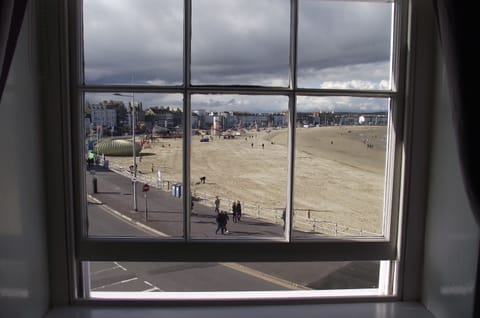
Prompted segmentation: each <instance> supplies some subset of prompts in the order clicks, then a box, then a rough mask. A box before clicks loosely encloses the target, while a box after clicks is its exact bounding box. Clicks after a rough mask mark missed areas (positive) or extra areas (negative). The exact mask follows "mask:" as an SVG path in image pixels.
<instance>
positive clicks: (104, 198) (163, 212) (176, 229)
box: [86, 166, 284, 239]
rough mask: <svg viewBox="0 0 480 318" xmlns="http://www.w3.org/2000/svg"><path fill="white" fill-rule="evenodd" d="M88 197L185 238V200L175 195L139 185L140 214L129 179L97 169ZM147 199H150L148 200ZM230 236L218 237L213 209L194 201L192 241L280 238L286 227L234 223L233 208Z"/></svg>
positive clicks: (244, 219) (245, 220) (165, 233)
mask: <svg viewBox="0 0 480 318" xmlns="http://www.w3.org/2000/svg"><path fill="white" fill-rule="evenodd" d="M94 177H95V178H96V179H97V193H94V191H93V178H94ZM86 182H87V193H88V194H89V195H90V197H91V198H93V199H92V202H95V203H96V204H104V205H106V206H108V207H110V208H111V209H113V210H115V211H117V212H119V213H121V214H122V215H124V216H125V217H127V218H129V219H131V220H132V222H137V223H141V224H144V225H146V226H148V227H150V228H153V229H155V230H156V231H158V232H159V233H162V234H163V235H161V234H159V236H168V237H170V238H181V237H183V226H184V225H183V207H182V204H183V198H178V197H175V196H173V195H172V193H171V190H168V191H164V190H161V189H158V188H155V187H153V186H150V190H149V191H148V192H146V193H145V192H142V188H143V185H144V183H142V182H138V181H137V182H136V192H137V211H134V209H133V207H134V205H133V184H132V182H131V180H130V179H129V178H127V177H125V176H122V175H119V174H117V173H115V172H113V171H111V170H108V169H106V168H103V167H99V166H97V167H96V168H95V174H91V173H90V172H88V171H87V178H86ZM145 195H146V198H145ZM220 209H221V210H222V206H221V207H220ZM224 209H225V210H227V211H228V215H229V222H228V224H227V229H228V233H227V234H225V235H221V234H220V231H219V234H215V231H216V229H217V224H216V221H215V219H216V215H217V213H216V212H215V211H214V208H213V207H212V206H210V205H209V206H207V205H206V204H202V203H201V202H198V201H194V208H193V211H192V214H191V217H190V221H191V237H192V238H203V239H241V238H248V239H252V238H261V237H269V238H271V237H278V238H282V237H283V235H284V231H283V226H281V225H278V224H273V223H269V222H266V221H264V220H260V219H255V218H252V217H248V216H245V215H244V216H242V218H241V221H239V222H237V223H234V222H233V218H232V214H231V212H230V211H229V207H225V208H224Z"/></svg>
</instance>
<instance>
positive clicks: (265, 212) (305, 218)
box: [101, 163, 381, 237]
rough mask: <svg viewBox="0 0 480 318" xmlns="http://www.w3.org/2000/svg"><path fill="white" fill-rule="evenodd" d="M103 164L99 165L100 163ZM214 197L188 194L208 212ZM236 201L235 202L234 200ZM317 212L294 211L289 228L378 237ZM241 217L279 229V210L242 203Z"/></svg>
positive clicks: (164, 184) (166, 184) (167, 183)
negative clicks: (330, 219)
mask: <svg viewBox="0 0 480 318" xmlns="http://www.w3.org/2000/svg"><path fill="white" fill-rule="evenodd" d="M101 164H103V163H101ZM109 169H110V170H112V171H114V172H116V173H118V174H120V175H123V176H126V177H129V178H131V177H132V173H131V171H130V170H129V169H126V168H124V167H121V166H119V165H116V164H111V165H110V166H109ZM137 181H139V182H142V183H148V184H149V185H150V186H153V187H155V188H158V189H162V190H164V191H170V190H171V187H172V185H173V184H177V183H181V182H180V181H175V180H163V179H162V180H158V179H157V177H153V176H147V175H143V174H138V173H137ZM215 197H216V196H215V195H212V194H210V193H206V192H200V191H196V190H195V191H194V192H193V193H192V198H193V199H194V200H195V201H197V202H200V203H201V204H202V205H204V206H207V207H212V210H213V209H214V208H215ZM233 201H234V200H232V199H229V198H223V197H222V198H221V207H224V208H223V209H222V208H221V210H225V211H227V212H230V211H231V207H232V204H233ZM235 201H236V200H235ZM318 212H324V211H312V210H305V209H297V210H295V211H294V216H295V217H294V219H293V226H294V228H298V229H300V230H302V231H310V232H314V233H317V234H320V235H325V236H340V237H344V236H350V237H379V236H381V234H380V233H375V232H372V231H368V230H365V229H363V228H357V227H352V226H345V225H342V224H338V222H332V221H326V220H325V219H321V218H318V217H316V216H315V214H318ZM242 215H248V216H251V217H254V218H257V219H262V220H265V221H266V222H270V223H274V224H281V225H283V222H284V221H283V208H266V207H262V206H260V205H258V204H250V203H245V202H242Z"/></svg>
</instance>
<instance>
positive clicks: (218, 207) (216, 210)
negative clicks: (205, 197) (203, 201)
mask: <svg viewBox="0 0 480 318" xmlns="http://www.w3.org/2000/svg"><path fill="white" fill-rule="evenodd" d="M215 212H217V213H220V199H219V198H218V195H217V196H216V197H215Z"/></svg>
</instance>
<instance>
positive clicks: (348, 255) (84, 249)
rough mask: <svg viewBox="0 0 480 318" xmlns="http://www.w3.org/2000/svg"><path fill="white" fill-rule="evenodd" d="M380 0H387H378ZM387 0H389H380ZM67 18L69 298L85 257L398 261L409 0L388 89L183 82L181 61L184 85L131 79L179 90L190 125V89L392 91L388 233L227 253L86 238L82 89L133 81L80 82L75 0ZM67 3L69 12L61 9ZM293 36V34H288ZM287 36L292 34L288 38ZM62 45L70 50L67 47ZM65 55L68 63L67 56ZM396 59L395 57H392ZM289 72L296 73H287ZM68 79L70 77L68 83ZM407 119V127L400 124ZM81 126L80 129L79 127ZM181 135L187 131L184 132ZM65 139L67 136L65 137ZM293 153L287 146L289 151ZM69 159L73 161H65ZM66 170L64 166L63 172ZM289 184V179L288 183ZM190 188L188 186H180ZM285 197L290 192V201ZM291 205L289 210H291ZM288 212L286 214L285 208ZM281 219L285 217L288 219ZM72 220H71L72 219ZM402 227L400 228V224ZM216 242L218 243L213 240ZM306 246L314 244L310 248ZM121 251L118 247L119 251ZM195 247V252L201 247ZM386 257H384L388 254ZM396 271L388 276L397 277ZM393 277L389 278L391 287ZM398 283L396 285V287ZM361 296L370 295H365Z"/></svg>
mask: <svg viewBox="0 0 480 318" xmlns="http://www.w3.org/2000/svg"><path fill="white" fill-rule="evenodd" d="M381 2H385V1H381ZM386 2H391V1H386ZM184 3H185V16H187V17H189V18H188V19H190V18H191V0H185V1H184ZM291 3H292V7H293V9H292V11H291V12H292V22H291V27H292V28H293V29H296V27H297V26H296V23H294V22H293V21H296V17H295V16H296V14H297V9H296V8H297V3H298V1H297V0H291ZM64 5H65V8H64V9H65V10H66V11H65V12H63V13H62V14H65V19H66V21H64V22H65V26H66V27H67V29H70V30H74V31H75V32H74V33H72V32H70V33H69V35H67V34H66V33H62V34H63V36H64V40H65V45H66V46H67V47H68V49H65V52H64V53H65V56H63V57H62V58H63V59H62V62H63V63H64V65H70V66H71V68H70V69H69V72H65V74H70V78H68V79H67V78H64V85H65V86H64V87H63V90H64V91H65V92H69V94H70V96H71V98H70V100H69V104H71V105H72V106H71V108H70V109H69V110H67V111H66V112H65V113H63V114H62V116H63V118H64V119H66V120H67V121H69V123H70V124H68V125H65V126H63V129H64V131H65V136H64V137H63V138H64V141H65V142H66V144H68V145H69V146H67V147H65V149H63V155H64V156H65V158H66V161H65V162H66V166H67V171H66V173H65V175H64V176H63V177H64V180H65V181H64V182H65V183H66V185H67V186H66V189H67V191H66V192H67V193H66V194H65V201H66V204H65V206H66V207H67V215H66V222H67V224H66V226H65V228H66V233H67V236H68V237H67V242H66V245H67V248H66V250H67V254H68V255H67V257H68V262H69V265H68V267H69V268H70V269H71V271H70V274H69V275H67V276H69V277H70V283H71V284H70V288H69V295H70V299H71V300H73V301H78V300H81V298H82V297H84V296H85V295H86V292H85V291H84V290H83V288H82V287H83V282H82V280H81V279H79V277H81V275H82V274H81V272H82V266H81V263H82V262H86V261H105V260H123V261H191V262H193V261H244V262H245V261H344V260H351V261H356V260H389V261H391V265H393V266H395V267H397V266H398V260H399V259H400V256H401V246H400V245H401V244H400V243H401V234H402V228H401V227H400V225H401V224H402V222H400V220H402V219H403V218H404V215H403V213H402V211H403V208H404V206H405V205H404V203H403V201H402V199H403V195H404V189H405V173H406V171H405V157H408V151H409V147H408V140H406V138H405V136H408V129H409V126H408V122H404V118H405V117H406V116H407V114H408V113H409V109H408V106H409V105H408V104H407V102H406V101H407V97H406V95H405V94H404V92H405V91H406V79H407V70H408V68H409V66H408V61H407V46H408V45H407V44H408V43H407V36H406V35H407V25H409V14H410V12H408V9H409V3H408V2H407V1H402V0H399V1H397V3H396V5H395V8H396V10H395V15H394V17H395V18H394V23H395V28H399V29H400V30H401V32H397V33H396V34H397V38H396V39H394V42H395V44H394V45H396V46H398V49H397V50H393V52H396V53H397V54H394V56H393V63H392V65H393V66H394V67H393V70H392V71H393V76H392V90H391V91H351V90H324V89H321V90H317V89H299V88H296V83H295V80H293V82H292V83H291V86H290V87H289V88H287V89H283V88H279V89H277V88H265V87H258V88H252V87H241V86H239V87H231V86H229V87H228V88H227V87H207V86H205V87H198V86H195V87H191V86H189V85H188V84H187V83H189V77H190V74H189V72H188V68H186V67H185V72H184V73H185V74H184V77H185V81H184V85H182V87H158V86H157V87H151V86H134V87H133V91H134V92H140V93H141V92H149V93H178V92H181V93H184V94H185V96H186V97H187V98H186V99H185V104H184V127H185V129H190V125H189V122H190V116H189V115H190V107H189V106H190V105H189V97H190V96H191V94H193V93H231V94H234V93H240V94H249V93H250V94H252V93H254V94H259V95H286V96H289V98H290V106H289V108H290V110H295V98H294V97H295V96H359V97H361V96H369V97H372V96H373V97H390V98H392V101H394V102H392V106H391V107H393V109H392V112H391V115H392V116H391V117H390V123H389V125H391V126H392V127H393V126H395V127H396V131H395V132H393V131H391V135H390V138H391V139H390V140H393V141H394V147H393V148H394V149H395V151H392V152H389V160H392V159H394V160H393V161H392V162H394V163H395V164H394V165H391V166H390V170H389V171H388V172H387V180H391V181H392V182H389V183H388V184H389V186H388V187H386V192H387V193H389V195H388V197H389V198H390V200H389V201H388V204H389V205H390V206H391V207H392V209H391V210H392V211H393V213H392V216H391V218H392V222H391V223H390V224H391V227H390V229H387V231H386V232H385V233H386V234H388V236H387V237H385V238H383V239H377V240H372V239H368V240H366V239H361V238H353V239H350V238H344V239H342V240H336V239H323V240H315V241H310V240H305V241H289V240H288V237H286V240H285V241H284V242H255V244H252V243H251V242H244V241H242V242H235V243H231V242H228V243H226V244H236V248H235V250H234V252H229V251H231V249H225V251H226V253H223V254H222V255H217V254H216V253H215V252H214V250H213V249H212V248H211V247H212V246H213V245H212V243H211V242H207V241H205V242H202V241H189V239H188V235H186V236H185V237H186V239H185V241H168V240H145V239H119V238H91V237H87V235H86V231H85V226H84V220H85V217H84V215H81V213H78V211H85V202H86V200H85V197H84V196H85V191H84V190H85V189H84V184H82V183H81V182H78V180H82V179H83V176H84V175H83V171H82V168H81V166H82V164H81V162H80V160H79V158H82V156H81V149H78V148H77V147H76V146H73V147H72V146H71V144H73V145H83V143H82V142H81V140H80V136H81V133H80V132H81V131H82V130H81V129H82V127H83V124H84V123H83V108H82V107H83V98H82V96H83V93H84V92H87V91H88V92H104V91H108V92H126V91H132V87H130V86H128V85H127V86H123V85H116V86H115V85H110V86H95V85H88V86H87V85H84V84H82V67H83V65H82V64H83V63H82V59H81V58H80V57H81V56H82V54H83V53H82V50H83V47H82V36H81V32H80V30H82V27H81V24H82V19H81V14H80V13H81V11H82V5H81V1H78V2H76V3H75V4H74V5H71V4H70V3H68V4H67V3H65V4H64ZM67 11H68V13H67ZM293 37H295V36H293ZM184 38H185V39H189V38H190V30H189V28H185V33H184ZM293 42H296V40H295V39H294V40H293ZM291 48H292V52H291V74H293V75H295V68H292V65H294V64H295V60H296V48H295V46H294V45H293V46H292V47H291ZM185 50H186V51H187V52H188V51H189V43H188V41H185ZM66 51H68V52H69V54H66ZM68 60H70V62H71V63H70V64H69V62H68ZM397 63H398V64H397ZM189 64H190V61H189V54H186V57H185V59H184V65H189ZM395 65H403V66H405V67H402V68H398V70H399V71H400V72H396V71H395V70H396V68H395ZM292 77H293V78H295V76H292ZM67 83H70V84H67ZM290 114H291V118H290V127H294V125H291V124H292V123H293V122H295V121H294V116H295V111H291V112H290ZM404 125H405V127H406V128H405V129H404ZM290 131H291V133H290V136H289V138H290V143H291V145H294V143H295V136H294V133H293V132H294V129H290ZM77 132H79V133H77ZM185 135H186V136H188V134H185ZM186 140H187V139H186ZM69 142H71V144H70V143H69ZM188 147H189V141H188V140H187V141H186V142H184V153H187V152H186V151H185V150H186V149H188ZM291 154H293V152H291ZM293 157H294V156H293V155H291V156H290V162H289V165H290V169H289V175H290V178H291V179H292V180H293V168H292V167H293V165H294V161H293V160H294V158H293ZM68 166H70V168H68ZM71 167H73V169H72V168H71ZM183 168H184V171H189V166H188V161H186V160H185V161H184V167H183ZM69 171H70V172H69ZM188 178H189V176H188V174H187V173H184V184H185V185H188V184H190V183H189V182H188V181H189V180H188ZM289 184H290V185H291V183H289ZM185 192H186V193H189V191H188V189H187V191H185ZM289 193H291V194H293V188H292V186H290V187H289ZM183 200H184V202H183V203H184V204H183V206H184V207H188V206H189V205H188V204H186V203H187V202H189V201H188V200H189V198H188V196H184V199H183ZM290 201H291V200H289V202H290ZM74 211H76V212H77V213H75V212H74ZM287 211H292V206H291V204H289V206H288V209H287ZM184 212H185V218H184V219H185V224H184V228H185V229H186V233H188V227H189V219H188V215H189V214H188V213H186V211H184ZM290 213H291V212H290ZM290 213H289V214H290ZM288 219H290V220H289V221H288V222H287V228H288V229H289V230H288V231H287V232H289V231H290V229H291V218H289V217H288ZM288 219H287V220H288ZM74 225H75V226H74ZM399 229H400V231H399ZM216 244H218V243H216ZM160 249H161V250H163V251H165V253H156V252H157V251H158V250H160ZM312 250H317V251H319V252H318V253H315V254H313V253H312ZM119 251H121V252H119ZM199 251H201V252H199ZM387 263H388V262H387ZM396 273H397V276H396V277H394V281H398V271H396ZM391 286H392V285H390V287H389V288H390V289H391V288H392V287H391ZM395 289H396V288H395ZM366 297H367V298H368V297H369V296H366ZM392 298H393V299H398V296H393V297H386V299H392Z"/></svg>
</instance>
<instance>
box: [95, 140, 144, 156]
mask: <svg viewBox="0 0 480 318" xmlns="http://www.w3.org/2000/svg"><path fill="white" fill-rule="evenodd" d="M140 151H142V145H141V144H140V143H138V142H135V154H136V155H138V154H140ZM93 152H94V153H96V154H99V155H101V154H104V155H105V156H131V155H132V152H133V149H132V141H131V140H126V139H108V140H102V141H99V142H98V143H97V144H96V145H95V146H94V147H93Z"/></svg>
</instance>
